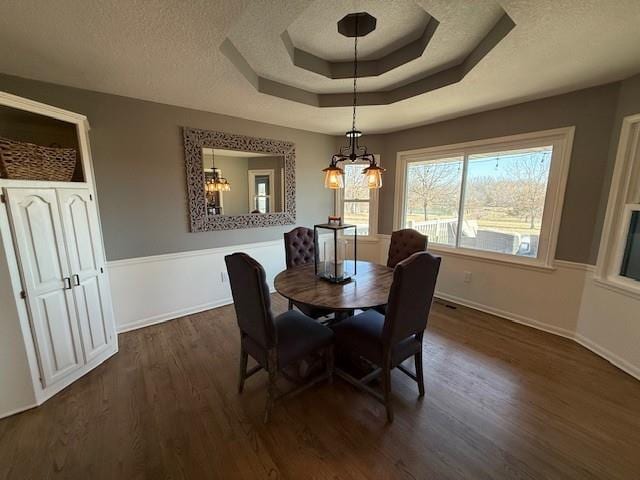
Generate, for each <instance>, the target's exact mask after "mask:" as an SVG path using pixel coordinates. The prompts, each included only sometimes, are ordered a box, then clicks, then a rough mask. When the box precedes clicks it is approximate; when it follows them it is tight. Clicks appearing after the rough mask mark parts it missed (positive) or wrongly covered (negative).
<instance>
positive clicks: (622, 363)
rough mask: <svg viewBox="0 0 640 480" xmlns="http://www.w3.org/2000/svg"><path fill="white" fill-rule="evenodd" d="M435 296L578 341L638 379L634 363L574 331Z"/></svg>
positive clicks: (498, 310)
mask: <svg viewBox="0 0 640 480" xmlns="http://www.w3.org/2000/svg"><path fill="white" fill-rule="evenodd" d="M435 296H436V297H437V298H439V299H442V300H444V301H448V302H451V303H455V304H458V305H462V306H464V307H468V308H472V309H474V310H479V311H481V312H484V313H488V314H490V315H495V316H496V317H500V318H504V319H505V320H510V321H512V322H516V323H520V324H522V325H526V326H528V327H532V328H535V329H536V330H542V331H544V332H547V333H551V334H554V335H559V336H561V337H564V338H568V339H569V340H573V341H575V342H577V343H579V344H580V345H582V346H583V347H585V348H586V349H587V350H590V351H591V352H593V353H595V354H596V355H598V356H600V357H602V358H603V359H605V360H606V361H608V362H609V363H611V364H612V365H614V366H615V367H617V368H619V369H620V370H622V371H624V372H626V373H628V374H629V375H631V376H632V377H634V378H636V379H638V380H640V368H638V367H636V366H635V365H632V364H631V363H629V362H627V361H626V360H624V359H623V358H621V357H619V356H618V355H616V354H614V353H613V352H611V351H609V350H607V349H606V348H603V347H601V346H600V345H598V344H597V343H596V342H594V341H592V340H590V339H588V338H586V337H585V336H583V335H580V334H577V333H575V332H572V331H570V330H567V329H564V328H558V327H557V326H555V325H549V324H547V323H544V322H540V321H538V320H534V319H533V318H527V317H524V316H522V315H518V314H515V313H512V312H506V311H504V310H500V309H498V308H493V307H490V306H488V305H482V304H480V303H477V302H472V301H469V300H465V299H464V298H459V297H455V296H453V295H447V294H446V293H442V292H436V293H435Z"/></svg>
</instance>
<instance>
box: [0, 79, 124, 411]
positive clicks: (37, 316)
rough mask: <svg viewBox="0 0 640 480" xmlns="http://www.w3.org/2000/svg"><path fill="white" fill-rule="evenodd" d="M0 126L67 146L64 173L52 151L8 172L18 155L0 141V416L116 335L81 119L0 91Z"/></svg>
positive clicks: (18, 135)
mask: <svg viewBox="0 0 640 480" xmlns="http://www.w3.org/2000/svg"><path fill="white" fill-rule="evenodd" d="M0 134H1V135H0V136H2V137H3V138H9V139H12V140H14V141H17V142H23V143H24V142H26V143H34V144H36V145H40V146H43V147H53V146H54V145H55V148H63V149H65V150H68V149H73V150H74V151H75V160H76V163H75V167H74V170H73V175H72V177H71V178H70V179H67V180H64V179H66V178H67V177H68V175H62V174H61V172H60V171H58V170H56V168H58V167H59V165H57V164H56V162H57V161H58V160H57V159H56V158H57V157H46V156H45V157H46V158H45V157H43V158H38V161H39V162H40V163H39V164H38V165H39V167H38V169H35V168H33V165H35V164H34V163H33V162H32V165H31V168H30V169H29V168H23V169H22V170H20V169H16V168H13V169H12V170H11V172H10V171H9V169H7V168H6V162H7V158H9V161H10V162H13V161H15V158H19V157H12V156H11V155H9V157H7V156H6V148H5V150H4V151H3V155H4V156H3V158H1V159H0V160H1V161H2V167H3V168H0V194H1V197H0V418H2V417H4V416H7V415H12V414H15V413H17V412H20V411H23V410H26V409H28V408H32V407H34V406H37V405H40V404H42V403H43V402H45V401H46V400H47V399H49V398H51V397H52V396H53V395H55V394H56V393H58V392H59V391H60V390H62V389H63V388H65V387H67V386H68V385H70V384H71V383H73V382H74V381H76V380H77V379H79V378H80V377H82V376H83V375H86V374H88V373H89V372H90V371H91V370H92V369H94V368H96V367H97V366H98V365H100V364H101V363H103V362H104V361H105V360H107V359H108V358H109V357H111V356H112V355H114V354H115V353H116V352H117V351H118V337H117V335H116V331H115V322H114V318H113V308H112V305H111V293H110V288H109V278H108V272H107V270H106V268H105V263H106V259H105V254H104V247H103V243H102V232H101V229H100V221H99V214H98V209H97V205H96V197H95V182H94V178H93V165H92V162H91V148H90V145H89V122H88V120H87V118H86V117H85V116H84V115H82V114H79V113H74V112H69V111H67V110H62V109H60V108H57V107H53V106H51V105H45V104H42V103H38V102H34V101H32V100H29V99H26V98H21V97H17V96H15V95H11V94H9V93H6V92H1V91H0ZM68 153H69V152H66V154H68ZM65 158H66V159H68V157H65ZM15 166H16V165H14V167H15ZM67 173H68V172H67ZM62 180H64V181H62Z"/></svg>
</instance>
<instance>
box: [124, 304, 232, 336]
mask: <svg viewBox="0 0 640 480" xmlns="http://www.w3.org/2000/svg"><path fill="white" fill-rule="evenodd" d="M231 303H233V300H232V299H231V298H224V299H222V300H219V301H216V302H209V303H204V304H202V305H195V306H193V307H188V308H183V309H180V310H175V311H173V312H167V313H161V314H159V315H153V316H151V317H147V318H141V319H140V320H136V321H135V322H129V323H125V324H122V325H119V326H118V333H125V332H129V331H131V330H137V329H139V328H144V327H150V326H151V325H156V324H158V323H164V322H167V321H169V320H174V319H176V318H180V317H186V316H187V315H193V314H194V313H200V312H204V311H206V310H211V309H212V308H218V307H223V306H225V305H229V304H231Z"/></svg>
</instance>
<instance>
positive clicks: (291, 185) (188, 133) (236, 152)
mask: <svg viewBox="0 0 640 480" xmlns="http://www.w3.org/2000/svg"><path fill="white" fill-rule="evenodd" d="M183 138H184V156H185V166H186V174H187V194H188V201H189V204H188V206H189V219H190V229H191V231H192V232H207V231H213V230H234V229H241V228H260V227H270V226H278V225H291V224H294V223H295V221H296V172H295V164H296V153H295V144H294V143H292V142H287V141H282V140H273V139H269V138H259V137H249V136H245V135H236V134H232V133H226V132H218V131H212V130H203V129H197V128H189V127H184V128H183ZM214 151H216V152H226V155H229V156H232V157H240V156H242V155H246V156H248V157H254V156H260V157H268V156H274V157H281V158H282V165H283V168H282V172H281V174H282V175H281V177H282V185H281V196H282V201H281V202H280V203H281V205H280V211H277V212H275V211H272V209H271V208H269V209H268V210H267V211H260V212H258V211H257V209H256V211H253V212H251V211H250V210H252V208H246V209H245V211H246V212H247V213H243V214H229V215H227V214H218V213H219V209H213V210H212V209H211V208H210V205H209V204H208V198H209V197H208V196H207V191H208V190H207V182H208V181H210V180H208V179H207V175H206V173H205V170H206V168H205V165H204V156H205V154H206V152H214ZM203 152H204V153H203ZM212 167H213V171H214V172H215V171H216V170H218V169H217V168H215V166H214V165H213V164H212ZM209 170H211V169H209ZM223 173H224V172H223ZM237 186H238V187H240V186H241V185H237ZM231 188H233V186H232V187H231ZM269 189H274V186H273V185H271V186H269ZM270 193H272V194H273V195H276V194H277V192H273V191H271V190H270ZM254 206H255V205H254ZM208 207H209V208H208ZM236 213H237V212H236Z"/></svg>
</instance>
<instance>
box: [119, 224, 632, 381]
mask: <svg viewBox="0 0 640 480" xmlns="http://www.w3.org/2000/svg"><path fill="white" fill-rule="evenodd" d="M378 238H379V240H378V241H377V242H375V241H373V240H371V239H369V240H367V242H366V243H365V242H362V244H361V245H359V249H358V251H359V255H358V257H359V258H360V259H363V260H370V261H374V262H379V263H385V262H386V258H387V252H388V250H389V241H390V237H389V235H379V236H378ZM240 251H242V252H246V253H248V254H249V255H251V256H253V257H254V258H256V259H257V260H258V261H259V262H260V263H262V264H263V265H264V267H265V270H266V272H267V280H268V282H269V285H270V287H271V288H273V278H274V277H275V275H276V274H277V273H278V272H279V271H281V270H282V269H284V267H285V262H284V249H283V248H282V241H281V240H274V241H271V242H261V243H251V244H246V245H237V246H233V247H223V248H214V249H210V250H200V251H195V252H185V253H176V254H169V255H157V256H153V257H143V258H135V259H129V260H119V261H114V262H109V264H108V268H109V274H110V276H111V284H112V287H111V288H112V292H113V304H114V310H115V318H116V322H117V329H118V332H126V331H128V330H133V329H136V328H142V327H145V326H148V325H153V324H155V323H160V322H164V321H167V320H171V319H174V318H178V317H181V316H184V315H189V314H192V313H197V312H200V311H203V310H208V309H211V308H215V307H219V306H222V305H227V304H230V303H232V299H231V291H230V289H229V283H228V280H225V281H223V275H224V274H225V273H226V266H225V264H224V256H225V255H227V254H229V253H233V252H240ZM438 253H439V254H441V255H442V257H443V261H442V267H441V270H440V277H439V279H438V286H437V290H436V295H437V296H438V297H439V298H441V299H442V300H445V301H450V302H453V303H457V304H460V305H464V306H467V307H470V308H474V309H477V310H480V311H484V312H487V313H490V314H493V315H496V316H499V317H502V318H505V319H508V320H511V321H514V322H518V323H521V324H524V325H528V326H530V327H533V328H537V329H539V330H544V331H547V332H550V333H553V334H556V335H561V336H563V337H567V338H570V339H572V340H575V341H577V342H578V343H580V344H582V345H583V346H585V347H586V348H588V349H590V350H591V351H593V352H595V353H596V354H598V355H600V356H602V357H603V358H605V359H606V360H608V361H609V362H611V363H612V364H614V365H616V366H617V367H619V368H620V369H622V370H624V371H626V372H627V373H629V374H630V375H633V376H634V377H636V378H638V379H640V347H638V345H640V315H639V314H638V313H637V312H639V311H640V301H639V300H637V299H633V298H630V297H624V296H623V295H621V294H619V293H617V292H612V291H609V290H606V289H604V288H603V287H599V286H597V285H596V284H594V282H593V280H592V276H593V267H592V266H591V265H585V264H577V263H572V262H564V261H556V262H555V268H553V269H537V268H527V267H523V266H521V265H517V264H508V263H504V262H494V261H485V260H482V259H478V258H473V257H464V256H459V255H450V254H447V253H440V252H438ZM465 272H471V281H470V282H468V283H465V281H464V277H465ZM622 297H624V298H622ZM625 332H626V333H625ZM629 332H630V333H629Z"/></svg>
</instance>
